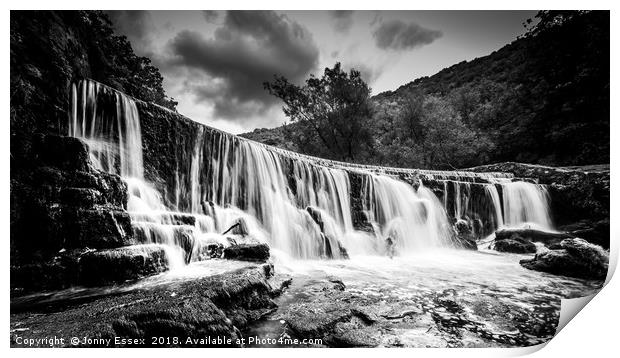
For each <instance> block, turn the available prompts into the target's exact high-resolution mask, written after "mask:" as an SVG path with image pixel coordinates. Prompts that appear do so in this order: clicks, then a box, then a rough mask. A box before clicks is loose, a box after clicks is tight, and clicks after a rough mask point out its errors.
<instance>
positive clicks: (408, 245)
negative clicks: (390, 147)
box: [362, 174, 452, 252]
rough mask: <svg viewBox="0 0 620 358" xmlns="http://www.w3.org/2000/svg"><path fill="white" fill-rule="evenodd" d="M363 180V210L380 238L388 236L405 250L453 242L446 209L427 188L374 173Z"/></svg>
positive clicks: (441, 245) (440, 245)
mask: <svg viewBox="0 0 620 358" xmlns="http://www.w3.org/2000/svg"><path fill="white" fill-rule="evenodd" d="M364 182H365V183H364V193H363V196H362V198H363V202H364V210H365V211H366V212H367V213H368V216H369V219H370V221H371V222H374V223H376V224H377V228H378V230H377V231H378V232H377V234H378V236H379V237H380V238H382V239H386V238H387V237H390V238H391V239H392V240H394V241H395V245H396V246H397V247H399V248H400V250H401V251H404V252H412V251H415V250H417V249H420V248H426V247H445V246H450V245H451V244H452V233H451V231H450V226H449V224H448V220H447V216H446V212H445V210H444V208H443V206H442V205H441V202H440V201H439V199H437V197H436V196H435V195H434V194H433V193H432V192H431V191H430V190H428V189H427V188H425V187H424V186H420V187H419V188H418V190H417V192H416V191H415V190H414V189H413V187H412V186H411V185H408V184H406V183H404V182H401V181H398V180H395V179H392V178H390V177H387V176H380V175H375V174H369V175H368V176H367V177H366V178H365V179H364Z"/></svg>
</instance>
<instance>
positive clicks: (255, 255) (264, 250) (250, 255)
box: [224, 243, 269, 262]
mask: <svg viewBox="0 0 620 358" xmlns="http://www.w3.org/2000/svg"><path fill="white" fill-rule="evenodd" d="M224 258H225V259H229V260H242V261H259V262H264V261H267V260H268V259H269V246H268V245H267V244H263V243H261V244H239V245H232V246H228V247H226V248H224Z"/></svg>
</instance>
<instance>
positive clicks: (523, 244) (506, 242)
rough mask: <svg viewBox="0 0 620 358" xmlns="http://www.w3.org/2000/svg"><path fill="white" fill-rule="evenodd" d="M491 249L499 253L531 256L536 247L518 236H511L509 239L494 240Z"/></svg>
mask: <svg viewBox="0 0 620 358" xmlns="http://www.w3.org/2000/svg"><path fill="white" fill-rule="evenodd" d="M493 248H494V249H495V250H496V251H499V252H511V253H514V254H533V253H535V252H536V245H535V244H534V243H532V242H531V241H528V240H526V239H524V238H522V237H521V236H519V235H518V234H513V235H512V236H510V237H509V238H502V239H501V240H497V239H496V240H495V243H494V244H493Z"/></svg>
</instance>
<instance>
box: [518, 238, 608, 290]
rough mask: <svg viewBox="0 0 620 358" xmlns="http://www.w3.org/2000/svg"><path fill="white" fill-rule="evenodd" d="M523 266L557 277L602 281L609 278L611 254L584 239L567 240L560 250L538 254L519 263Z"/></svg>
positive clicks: (561, 244)
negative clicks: (608, 270)
mask: <svg viewBox="0 0 620 358" xmlns="http://www.w3.org/2000/svg"><path fill="white" fill-rule="evenodd" d="M519 263H520V264H521V266H523V267H525V268H527V269H530V270H536V271H543V272H548V273H552V274H555V275H564V276H570V277H577V278H585V279H596V280H602V279H605V277H606V276H607V269H608V265H609V253H608V252H607V251H605V250H604V249H603V248H602V247H600V246H598V245H594V244H591V243H589V242H587V241H585V240H583V239H579V238H572V239H565V240H562V242H561V243H560V245H559V249H555V250H548V251H545V252H542V253H540V254H537V255H536V256H535V257H534V258H532V259H525V260H521V261H520V262H519Z"/></svg>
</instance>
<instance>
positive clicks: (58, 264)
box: [11, 250, 84, 295]
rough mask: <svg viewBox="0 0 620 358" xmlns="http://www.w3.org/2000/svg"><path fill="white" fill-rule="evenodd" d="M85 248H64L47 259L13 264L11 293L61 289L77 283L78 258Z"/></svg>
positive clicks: (20, 293) (19, 293)
mask: <svg viewBox="0 0 620 358" xmlns="http://www.w3.org/2000/svg"><path fill="white" fill-rule="evenodd" d="M83 252H84V251H83V250H70V251H66V250H62V251H61V252H59V253H58V254H57V255H56V256H55V257H54V258H52V259H51V260H47V261H40V262H37V263H30V264H25V265H20V266H11V294H12V295H22V294H26V293H30V292H33V291H47V290H59V289H63V288H67V287H69V286H71V285H74V284H76V283H77V279H78V260H79V257H80V256H81V254H82V253H83Z"/></svg>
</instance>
